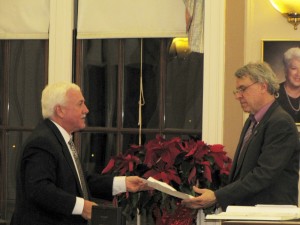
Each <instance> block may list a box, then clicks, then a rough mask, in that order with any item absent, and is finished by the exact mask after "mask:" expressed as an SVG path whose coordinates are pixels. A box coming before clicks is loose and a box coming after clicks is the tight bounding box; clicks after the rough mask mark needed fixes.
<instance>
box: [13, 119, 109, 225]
mask: <svg viewBox="0 0 300 225" xmlns="http://www.w3.org/2000/svg"><path fill="white" fill-rule="evenodd" d="M18 165H19V167H18V169H17V187H16V207H15V212H14V215H13V218H12V220H11V224H12V225H46V224H49V225H50V224H51V225H62V224H64V225H65V224H72V225H76V224H86V223H87V221H86V220H84V219H83V218H82V217H81V216H80V215H77V216H75V215H72V211H73V208H74V205H75V201H76V196H81V197H82V196H83V194H82V190H81V186H80V182H79V179H78V176H77V173H76V170H75V167H74V164H73V161H72V158H71V155H70V153H69V150H68V147H67V145H66V143H65V141H64V139H63V137H62V135H61V133H60V132H59V130H58V129H57V127H56V126H55V125H54V124H53V123H52V122H51V121H50V120H48V119H46V120H44V121H43V122H42V123H41V124H39V125H38V126H37V128H36V129H35V130H34V131H33V133H32V134H31V135H30V137H29V139H28V141H27V142H26V144H25V146H24V148H23V151H22V153H21V154H20V162H19V164H18ZM87 183H88V186H89V187H90V191H91V193H92V195H93V197H97V198H109V199H111V198H112V183H113V177H111V176H101V175H99V174H93V175H90V176H89V177H87Z"/></svg>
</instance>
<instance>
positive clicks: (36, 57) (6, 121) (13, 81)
mask: <svg viewBox="0 0 300 225" xmlns="http://www.w3.org/2000/svg"><path fill="white" fill-rule="evenodd" d="M47 46H48V41H45V40H14V41H9V40H4V41H0V80H1V82H0V94H1V99H0V134H1V136H0V177H1V183H0V218H1V219H5V220H7V221H10V218H11V215H12V212H13V209H14V201H15V172H16V166H17V160H16V159H17V157H18V155H19V154H20V150H21V146H22V144H23V142H24V141H25V139H26V138H27V137H28V135H29V134H30V131H32V129H33V128H34V127H35V126H36V124H37V123H38V121H39V120H40V119H41V103H40V102H41V101H40V96H41V91H42V89H43V88H44V86H45V84H46V83H47V76H48V74H47V68H48V66H47V61H48V58H47V57H46V56H47V55H48V49H47V48H48V47H47Z"/></svg>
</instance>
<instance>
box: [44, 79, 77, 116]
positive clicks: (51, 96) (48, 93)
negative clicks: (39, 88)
mask: <svg viewBox="0 0 300 225" xmlns="http://www.w3.org/2000/svg"><path fill="white" fill-rule="evenodd" d="M70 89H75V90H78V91H80V87H79V86H78V85H77V84H74V83H68V82H59V83H54V84H49V85H47V86H46V87H45V89H44V90H43V92H42V99H41V103H42V115H43V118H44V119H46V118H51V117H52V116H53V114H54V110H55V107H56V106H57V105H65V103H66V101H67V98H66V94H67V92H68V91H69V90H70Z"/></svg>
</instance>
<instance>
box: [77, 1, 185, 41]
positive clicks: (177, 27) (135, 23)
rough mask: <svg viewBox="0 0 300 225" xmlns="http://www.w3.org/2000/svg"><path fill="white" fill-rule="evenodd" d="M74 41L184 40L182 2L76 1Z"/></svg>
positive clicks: (183, 10) (183, 6) (183, 7)
mask: <svg viewBox="0 0 300 225" xmlns="http://www.w3.org/2000/svg"><path fill="white" fill-rule="evenodd" d="M77 34H78V35H77V38H78V39H93V38H144V37H185V36H186V28H185V5H184V2H183V1H182V0H121V1H120V0H79V2H78V28H77Z"/></svg>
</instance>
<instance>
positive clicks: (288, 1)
mask: <svg viewBox="0 0 300 225" xmlns="http://www.w3.org/2000/svg"><path fill="white" fill-rule="evenodd" d="M270 2H271V4H272V5H273V7H274V8H275V9H277V10H278V11H279V12H280V13H284V14H285V13H300V0H270Z"/></svg>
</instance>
